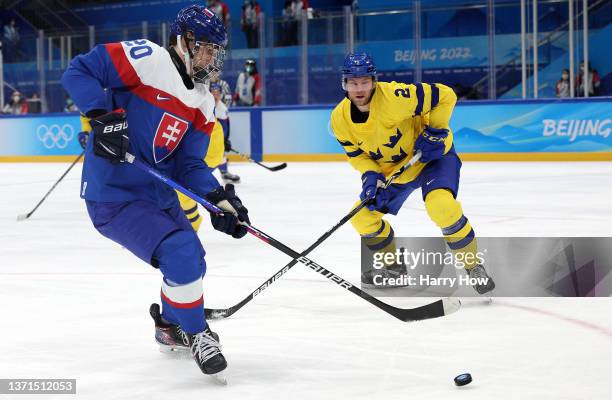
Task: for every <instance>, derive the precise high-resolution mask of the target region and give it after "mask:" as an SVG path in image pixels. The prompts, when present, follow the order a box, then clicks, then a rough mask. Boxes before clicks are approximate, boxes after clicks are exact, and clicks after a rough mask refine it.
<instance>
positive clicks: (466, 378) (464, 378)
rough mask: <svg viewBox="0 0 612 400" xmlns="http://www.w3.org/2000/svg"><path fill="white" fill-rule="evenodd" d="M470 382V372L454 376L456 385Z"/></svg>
mask: <svg viewBox="0 0 612 400" xmlns="http://www.w3.org/2000/svg"><path fill="white" fill-rule="evenodd" d="M470 382H472V375H470V374H467V373H466V374H461V375H457V376H456V377H455V385H457V386H465V385H467V384H468V383H470Z"/></svg>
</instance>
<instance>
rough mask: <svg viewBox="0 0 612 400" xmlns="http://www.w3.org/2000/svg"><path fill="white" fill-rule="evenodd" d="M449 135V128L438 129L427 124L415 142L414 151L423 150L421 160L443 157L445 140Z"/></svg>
mask: <svg viewBox="0 0 612 400" xmlns="http://www.w3.org/2000/svg"><path fill="white" fill-rule="evenodd" d="M447 137H448V129H437V128H432V127H431V126H426V127H425V130H424V131H423V133H421V136H419V137H418V138H417V140H416V142H414V153H415V154H416V152H417V151H419V150H420V151H421V153H422V155H421V159H420V160H419V161H421V162H422V163H426V162H429V161H434V160H437V159H439V158H441V157H442V156H443V155H444V149H445V147H446V144H445V143H444V140H445V139H446V138H447Z"/></svg>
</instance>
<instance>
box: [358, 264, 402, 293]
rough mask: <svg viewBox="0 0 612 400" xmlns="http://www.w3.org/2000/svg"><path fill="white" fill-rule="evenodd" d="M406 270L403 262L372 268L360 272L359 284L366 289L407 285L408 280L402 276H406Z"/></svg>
mask: <svg viewBox="0 0 612 400" xmlns="http://www.w3.org/2000/svg"><path fill="white" fill-rule="evenodd" d="M407 272H408V271H407V269H406V266H405V265H404V264H397V263H396V264H393V265H390V266H388V267H383V268H381V269H374V268H372V269H371V270H369V271H366V272H364V273H362V274H361V286H362V287H364V288H368V289H392V288H397V287H404V286H408V282H407V281H404V279H403V278H402V277H406V276H407ZM389 279H393V281H389Z"/></svg>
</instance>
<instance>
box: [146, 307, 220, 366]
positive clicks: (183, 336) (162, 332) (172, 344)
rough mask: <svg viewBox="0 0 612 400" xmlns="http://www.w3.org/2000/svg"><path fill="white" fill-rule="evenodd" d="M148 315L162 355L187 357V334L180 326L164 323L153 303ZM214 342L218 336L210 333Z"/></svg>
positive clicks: (159, 311) (158, 308)
mask: <svg viewBox="0 0 612 400" xmlns="http://www.w3.org/2000/svg"><path fill="white" fill-rule="evenodd" d="M149 314H151V318H153V321H155V341H156V342H157V344H158V345H159V351H161V352H162V353H175V352H176V353H178V354H177V355H186V356H187V355H189V353H188V352H189V334H188V333H186V332H185V331H184V330H182V329H181V327H180V326H178V325H174V324H170V323H167V322H164V320H163V319H162V317H161V310H160V307H159V304H156V303H153V304H151V307H149ZM211 333H212V335H213V337H214V338H215V340H217V341H219V335H217V334H216V333H215V332H211Z"/></svg>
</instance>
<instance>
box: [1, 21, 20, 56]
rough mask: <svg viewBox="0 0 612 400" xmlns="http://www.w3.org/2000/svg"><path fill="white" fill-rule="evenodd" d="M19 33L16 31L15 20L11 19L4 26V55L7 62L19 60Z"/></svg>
mask: <svg viewBox="0 0 612 400" xmlns="http://www.w3.org/2000/svg"><path fill="white" fill-rule="evenodd" d="M20 39H21V37H20V36H19V31H18V30H17V23H16V22H15V18H11V20H10V21H9V23H8V24H6V25H4V40H3V43H2V44H3V47H4V55H5V56H6V59H7V61H9V62H11V61H17V60H18V59H19V58H20V51H19V40H20Z"/></svg>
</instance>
